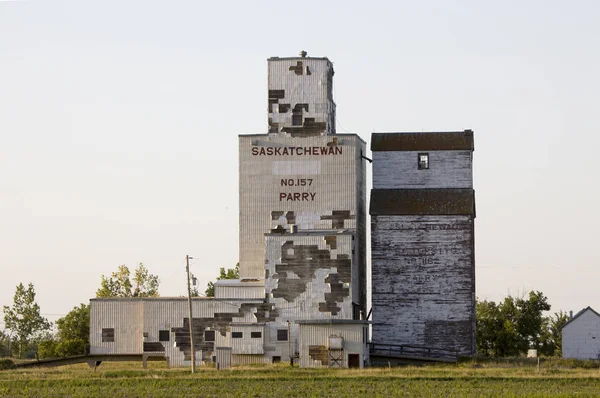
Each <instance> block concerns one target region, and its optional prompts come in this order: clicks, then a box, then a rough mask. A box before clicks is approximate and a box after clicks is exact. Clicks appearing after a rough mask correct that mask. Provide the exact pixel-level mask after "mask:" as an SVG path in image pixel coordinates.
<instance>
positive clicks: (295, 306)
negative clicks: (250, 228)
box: [265, 232, 354, 324]
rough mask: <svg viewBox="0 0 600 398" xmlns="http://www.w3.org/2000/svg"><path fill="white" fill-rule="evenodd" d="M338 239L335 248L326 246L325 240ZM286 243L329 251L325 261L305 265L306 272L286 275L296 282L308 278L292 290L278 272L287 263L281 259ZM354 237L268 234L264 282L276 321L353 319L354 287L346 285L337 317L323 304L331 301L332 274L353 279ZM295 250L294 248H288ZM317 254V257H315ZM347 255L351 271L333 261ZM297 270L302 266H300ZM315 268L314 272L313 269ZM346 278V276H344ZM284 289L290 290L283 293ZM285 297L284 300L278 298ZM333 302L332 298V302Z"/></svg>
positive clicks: (317, 259) (316, 260) (333, 234)
mask: <svg viewBox="0 0 600 398" xmlns="http://www.w3.org/2000/svg"><path fill="white" fill-rule="evenodd" d="M328 236H329V237H332V236H333V237H334V238H335V248H333V249H332V248H331V246H330V245H328V244H327V241H326V237H328ZM287 242H293V244H294V246H295V245H298V246H304V247H307V246H315V247H317V248H318V249H319V250H322V251H324V252H325V251H326V252H327V255H326V256H325V257H324V258H321V259H319V258H314V259H312V260H308V261H306V262H303V263H302V264H303V267H302V268H303V270H302V272H301V271H300V270H296V271H295V272H296V273H292V274H291V275H290V273H291V271H290V272H286V274H287V278H286V280H287V279H290V280H292V282H296V280H298V279H300V277H299V276H298V275H303V276H304V277H305V280H304V281H298V283H294V284H293V285H291V287H286V286H287V285H283V283H282V282H281V281H282V279H283V276H282V275H280V273H278V271H277V267H278V265H280V264H282V262H285V260H282V250H284V248H283V245H284V244H285V243H287ZM353 246H354V245H353V237H352V235H350V234H335V232H333V233H332V234H328V235H298V234H286V235H269V236H268V237H267V248H266V264H265V267H266V270H267V274H268V278H267V279H266V281H265V292H266V294H267V295H269V302H271V303H274V304H275V306H276V307H277V309H278V313H279V314H278V317H277V320H278V321H280V322H281V323H282V324H283V323H284V322H285V321H287V320H290V321H294V320H299V319H352V315H353V313H352V285H351V283H350V284H349V285H348V286H347V289H348V290H347V294H346V295H345V297H343V298H341V301H337V302H336V303H337V306H338V307H339V311H337V314H335V315H334V314H332V313H331V312H326V311H324V310H323V305H324V304H325V303H326V302H327V301H328V300H327V299H326V294H327V295H328V294H329V293H331V292H332V289H331V283H330V282H328V280H329V279H328V277H329V276H330V275H331V274H344V275H348V276H351V274H350V273H351V270H352V267H353V264H352V260H351V259H352V251H353ZM289 250H293V249H289ZM315 255H316V254H315ZM342 255H345V256H348V258H349V259H350V261H349V265H348V267H347V268H348V269H343V268H341V265H340V268H339V269H338V267H336V266H335V263H332V262H331V261H330V260H334V261H335V260H336V259H337V258H338V256H340V258H341V256H342ZM297 267H301V265H298V266H297ZM311 269H312V272H310V270H311ZM342 278H344V277H342ZM281 289H288V290H286V291H283V292H280V290H281ZM278 293H279V295H281V294H284V295H285V297H277V296H278ZM329 301H331V299H330V300H329Z"/></svg>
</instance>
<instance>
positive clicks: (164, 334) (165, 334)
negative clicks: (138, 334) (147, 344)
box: [158, 330, 171, 341]
mask: <svg viewBox="0 0 600 398" xmlns="http://www.w3.org/2000/svg"><path fill="white" fill-rule="evenodd" d="M169 340H171V333H169V331H168V330H159V331H158V341H169Z"/></svg>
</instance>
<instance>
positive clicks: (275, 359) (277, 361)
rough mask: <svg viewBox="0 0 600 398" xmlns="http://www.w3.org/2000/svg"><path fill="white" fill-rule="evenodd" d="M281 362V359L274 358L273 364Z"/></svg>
mask: <svg viewBox="0 0 600 398" xmlns="http://www.w3.org/2000/svg"><path fill="white" fill-rule="evenodd" d="M279 362H281V357H273V363H279Z"/></svg>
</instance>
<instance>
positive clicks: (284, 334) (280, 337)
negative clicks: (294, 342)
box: [277, 329, 288, 341]
mask: <svg viewBox="0 0 600 398" xmlns="http://www.w3.org/2000/svg"><path fill="white" fill-rule="evenodd" d="M277 341H288V331H287V329H278V330H277Z"/></svg>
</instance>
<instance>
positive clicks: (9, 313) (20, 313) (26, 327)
mask: <svg viewBox="0 0 600 398" xmlns="http://www.w3.org/2000/svg"><path fill="white" fill-rule="evenodd" d="M13 301H14V303H13V306H12V308H11V307H8V306H6V305H5V306H4V323H5V324H6V327H7V328H8V329H10V330H11V331H13V332H14V334H15V337H16V341H17V348H18V351H19V357H22V356H23V353H24V351H25V349H26V347H27V345H28V344H29V343H30V342H31V340H32V339H33V338H34V337H36V335H37V334H39V333H41V332H43V331H44V330H48V329H50V327H51V326H52V324H51V323H50V322H48V320H47V319H46V318H44V317H43V316H41V314H40V306H39V305H38V304H37V303H36V302H35V290H34V288H33V284H32V283H30V284H29V286H28V287H27V289H26V288H25V286H23V284H22V283H19V285H17V289H16V291H15V295H14V298H13Z"/></svg>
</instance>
